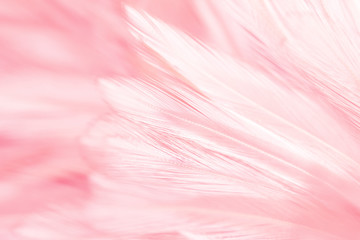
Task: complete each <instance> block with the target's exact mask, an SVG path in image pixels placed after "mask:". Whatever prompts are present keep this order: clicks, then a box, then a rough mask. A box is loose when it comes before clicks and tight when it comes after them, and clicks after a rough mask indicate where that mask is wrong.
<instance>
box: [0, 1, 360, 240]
mask: <svg viewBox="0 0 360 240" xmlns="http://www.w3.org/2000/svg"><path fill="white" fill-rule="evenodd" d="M106 3H107V4H104V5H99V4H96V3H95V2H93V1H90V3H89V5H88V6H87V8H86V9H87V10H86V11H84V12H80V13H78V11H80V9H81V6H84V5H86V4H85V3H82V2H80V3H79V5H77V4H75V3H74V4H68V5H67V4H65V3H59V4H60V5H57V4H55V5H54V6H53V5H51V4H49V5H48V4H46V3H45V2H44V3H42V4H44V6H48V7H49V6H51V8H53V7H54V8H55V9H59V10H60V9H66V11H64V10H61V11H59V12H58V15H55V16H57V18H55V19H56V21H59V22H60V23H62V24H65V26H66V28H65V29H67V31H71V32H72V30H73V29H88V28H89V29H90V30H89V31H91V30H93V31H95V32H96V34H98V35H95V36H94V39H93V41H90V43H89V42H87V43H86V44H85V46H80V45H79V44H78V43H79V42H83V41H84V38H78V39H76V40H75V38H74V39H73V38H71V37H70V35H67V34H65V35H64V38H66V39H68V40H69V39H72V40H74V41H75V42H73V45H74V46H78V45H79V48H80V49H81V47H83V48H85V49H86V50H85V52H86V53H88V54H78V58H77V60H76V61H75V60H74V62H73V63H70V64H69V65H71V66H75V65H76V66H77V64H79V65H78V67H77V68H75V69H77V70H76V71H75V72H76V74H77V80H78V79H79V75H81V76H82V77H83V78H84V81H77V82H79V84H78V87H76V88H75V87H74V88H73V89H71V87H70V86H68V85H72V84H73V82H72V83H68V82H67V81H66V82H65V83H64V82H61V83H60V80H57V79H56V80H54V81H50V80H46V81H45V80H42V81H44V82H46V83H47V84H50V83H51V84H54V85H55V86H59V89H63V90H64V91H66V90H69V89H71V90H69V91H70V92H69V91H68V92H66V94H64V93H62V94H59V93H57V88H53V89H52V91H50V94H49V95H51V96H58V98H57V99H61V101H59V100H58V101H53V99H52V98H51V101H49V100H46V98H45V97H43V95H42V94H43V93H41V92H43V90H44V89H40V88H36V89H40V90H39V91H38V92H36V91H37V90H34V91H33V92H32V95H31V97H29V96H27V95H26V94H25V93H23V92H19V93H18V94H19V96H21V97H17V95H13V94H12V95H13V96H15V97H10V95H6V94H4V95H3V96H5V99H6V100H8V99H11V101H12V102H13V103H15V100H13V99H17V100H18V101H19V99H22V98H24V99H25V100H24V101H21V104H18V105H16V104H12V105H10V107H7V106H8V105H3V106H2V113H6V114H7V115H6V116H9V117H8V119H10V120H11V118H10V116H13V115H11V114H13V113H14V112H15V113H18V112H20V113H22V114H24V113H27V112H31V113H39V112H40V116H41V119H40V120H36V121H35V122H32V121H30V120H28V119H26V121H24V120H23V118H21V119H20V117H19V115H16V114H15V116H17V117H15V119H17V120H18V121H20V120H21V121H22V122H25V123H27V124H29V126H31V127H34V126H38V127H39V126H43V122H46V125H45V126H47V128H46V129H45V130H44V132H41V131H40V132H39V131H36V132H35V134H39V136H38V137H33V135H34V133H33V132H29V133H27V132H26V131H22V132H21V134H20V133H19V132H17V131H16V128H17V127H18V126H19V123H17V122H12V124H11V123H9V121H6V119H7V118H5V123H6V124H5V125H4V126H5V127H3V128H2V129H7V130H8V132H9V133H8V134H2V135H1V136H2V139H5V140H3V141H1V144H2V146H5V144H6V145H7V146H8V147H7V149H6V150H4V151H3V153H2V154H3V156H5V157H4V160H3V161H4V162H5V163H8V162H13V164H14V165H13V167H12V168H10V172H11V178H10V177H9V178H6V179H4V180H3V183H4V184H3V186H4V187H3V189H5V190H4V191H2V192H3V193H7V194H3V195H4V196H1V197H2V198H3V199H5V200H6V199H9V200H8V201H2V203H3V205H0V211H1V213H2V214H3V215H4V216H5V217H3V218H0V220H1V221H2V222H3V223H1V224H3V226H5V228H8V229H10V231H3V232H0V234H3V236H4V238H5V239H29V240H35V239H36V240H38V239H44V240H45V239H55V240H65V239H66V240H68V239H93V240H100V239H102V240H103V239H139V240H140V239H154V240H155V239H156V240H165V239H171V240H173V239H174V240H178V239H179V240H180V239H194V240H200V239H224V240H230V239H254V240H257V239H274V240H275V239H276V240H297V239H299V240H300V239H314V240H320V239H323V240H329V239H334V240H335V239H336V240H339V239H354V240H355V239H358V238H359V237H360V232H359V231H358V229H359V227H360V221H359V220H360V213H359V207H360V204H359V203H360V175H359V172H360V162H359V160H358V158H359V156H360V149H359V147H358V146H359V143H360V142H359V141H360V140H359V137H358V134H359V114H360V112H359V101H360V98H359V95H358V93H357V92H358V88H359V87H358V80H357V77H356V72H357V66H358V60H357V58H356V56H357V54H358V52H359V47H358V42H359V37H358V26H359V24H360V23H359V22H358V21H357V19H356V17H355V16H356V15H357V14H359V13H360V6H359V5H358V4H357V3H356V1H345V2H344V1H332V0H331V1H328V2H325V1H316V0H313V1H297V2H289V1H285V0H284V1H240V0H238V1H235V0H224V1H221V2H220V1H213V0H207V1H205V0H204V1H202V0H199V1H173V4H174V5H171V4H169V1H163V0H155V1H152V2H151V4H150V1H123V2H120V3H118V5H117V4H116V3H114V2H112V1H106ZM44 6H43V7H44ZM69 11H70V12H71V11H75V12H76V13H77V14H75V16H76V17H74V16H73V15H71V16H73V18H72V19H71V20H64V19H63V20H59V18H61V17H64V16H65V15H66V16H67V14H65V13H68V12H69ZM93 16H96V19H95V20H92V19H91V18H92V17H93ZM55 19H54V21H55ZM75 19H77V20H76V21H75ZM56 21H55V22H56ZM68 21H69V22H71V23H73V22H79V26H78V28H75V27H74V26H72V25H71V24H70V25H67V24H66V23H68ZM84 21H85V24H84ZM80 23H81V24H80ZM86 26H88V28H87V27H86ZM89 26H90V27H89ZM117 26H119V29H120V30H119V29H118V28H117ZM8 36H10V35H8ZM46 36H53V35H52V34H50V33H47V34H46ZM79 37H81V35H79ZM105 37H106V39H103V38H105ZM115 39H116V40H115ZM109 45H110V46H109ZM93 46H94V47H95V48H96V50H94V51H93V52H92V51H91V50H90V49H91V48H92V47H93ZM100 46H101V47H100ZM102 47H104V49H102ZM49 49H57V50H58V49H59V46H57V45H56V46H51V44H50V46H49ZM114 49H115V50H117V52H116V53H112V51H113V50H114ZM69 52H71V51H69ZM57 54H59V53H56V54H54V55H51V56H55V58H56V59H57V61H58V60H59V59H60V60H61V59H65V56H64V55H57ZM29 55H30V56H35V55H34V53H31V54H29ZM43 57H44V58H45V59H47V58H49V55H46V56H43ZM40 59H41V58H40ZM116 59H119V60H118V61H115V60H116ZM24 61H25V60H24ZM7 62H10V61H9V60H7ZM75 63H76V64H75ZM80 63H81V64H80ZM98 64H99V65H100V67H99V69H97V68H96V67H97V66H98ZM106 65H108V66H106ZM95 66H96V67H95ZM103 66H106V67H103ZM94 68H96V70H94ZM56 69H57V68H56ZM80 69H82V70H81V71H80ZM53 71H55V70H53ZM55 72H56V73H57V76H59V75H58V74H59V72H58V70H56V71H55ZM73 74H74V73H73ZM94 75H96V76H102V77H101V78H100V80H99V82H98V84H97V85H94V84H93V83H92V82H91V78H92V77H94ZM32 79H35V78H32ZM44 79H45V78H44ZM68 81H69V79H68ZM40 82H41V81H40ZM34 83H39V80H36V81H35V80H33V82H31V85H33V84H34ZM9 86H10V85H8V86H7V87H8V89H9ZM94 86H95V87H97V88H98V90H99V94H100V95H101V96H102V97H103V100H104V102H106V103H107V104H108V106H109V108H110V109H109V110H107V109H108V108H107V107H105V106H103V105H102V104H101V103H100V101H98V100H96V99H97V95H96V94H95V93H94V92H93V89H92V88H93V87H94ZM75 89H78V90H81V91H84V89H85V90H86V89H91V90H89V91H88V92H87V91H84V92H82V93H81V94H78V92H77V91H76V90H75ZM45 95H46V94H45ZM45 95H44V96H45ZM34 96H36V97H34ZM29 100H32V101H34V102H33V103H32V102H29ZM65 100H67V101H68V102H69V103H70V104H65V102H64V101H65ZM24 102H26V104H25V103H24ZM77 102H78V103H79V104H78V107H77V105H76V104H75V103H77ZM31 103H32V104H31ZM40 103H41V104H40ZM5 107H7V108H5ZM17 107H18V108H17ZM49 109H51V110H49ZM64 109H65V110H64ZM50 111H54V116H72V118H71V120H69V124H68V125H64V126H63V127H64V129H62V128H59V127H57V125H60V126H61V124H59V123H58V121H59V120H58V117H56V119H53V118H50V117H49V114H50V113H49V112H50ZM62 111H63V112H62ZM105 111H108V112H109V113H108V114H106V115H104V114H103V112H105ZM44 112H46V113H47V114H45V115H44ZM80 113H81V114H80ZM75 116H77V117H79V120H78V119H77V117H75ZM75 129H76V130H77V131H75V132H73V133H72V134H70V133H69V132H70V131H74V130H75ZM79 129H81V130H79ZM45 133H47V135H46V137H44V136H45ZM7 136H11V138H12V139H14V138H15V137H17V138H19V139H21V141H19V142H14V143H13V145H14V148H12V145H11V144H12V143H11V142H10V141H9V140H8V139H7ZM49 136H51V137H52V138H51V139H52V140H53V141H47V140H49V139H50V137H49ZM55 137H56V138H55ZM9 139H10V138H9ZM28 139H30V140H32V141H33V142H32V143H31V144H30V143H29V141H30V140H28ZM55 140H56V141H55ZM77 141H80V143H81V147H80V149H79V146H80V144H79V143H78V142H77ZM10 143H11V144H10ZM55 143H56V144H55ZM10 145H11V146H10ZM65 146H66V147H67V148H66V149H71V151H67V152H66V154H65V153H64V151H63V149H64V147H65ZM35 147H36V149H37V148H41V149H44V148H46V147H48V149H50V152H51V155H47V154H43V153H38V154H37V155H36V154H35V155H33V156H32V157H30V158H27V159H30V163H29V162H27V161H25V160H21V159H23V158H21V157H19V158H17V157H14V156H16V155H14V154H15V150H14V149H21V150H20V151H21V152H26V153H27V151H29V152H35V153H37V151H34V150H33V149H34V148H35ZM72 153H73V155H71V154H72ZM14 159H15V160H14ZM19 159H20V160H19ZM64 159H65V160H66V161H65V162H68V167H66V168H65V169H66V170H62V167H61V166H62V165H63V163H64ZM42 161H44V162H45V164H44V165H43V164H42ZM65 165H67V164H65ZM7 166H11V165H7ZM23 168H26V170H23ZM28 169H29V170H28ZM68 169H72V170H73V172H72V173H69V170H68ZM3 172H5V171H3ZM24 172H26V173H30V174H31V176H29V177H26V176H25V175H24V174H23V173H24ZM74 172H75V173H74ZM29 179H30V180H31V181H29ZM9 186H16V187H15V188H14V189H16V190H8V189H10V188H9ZM0 187H1V185H0ZM27 188H30V189H33V191H34V193H35V194H34V196H35V197H30V198H29V203H28V204H31V207H28V208H26V207H25V208H24V207H23V206H24V205H22V204H21V203H18V204H17V202H20V201H19V199H21V198H23V197H24V196H26V195H27V194H26V193H24V191H25V189H27ZM11 189H13V188H11ZM10 193H11V194H10ZM14 193H16V194H14ZM37 194H43V195H44V196H46V197H44V198H39V197H37V196H36V195H37ZM33 199H35V200H33ZM15 204H17V205H18V206H20V207H18V208H17V209H16V208H15V207H14V206H15ZM2 206H3V207H2ZM16 214H19V215H20V216H22V217H23V218H22V219H19V218H16V220H14V219H13V218H14V215H16Z"/></svg>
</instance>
